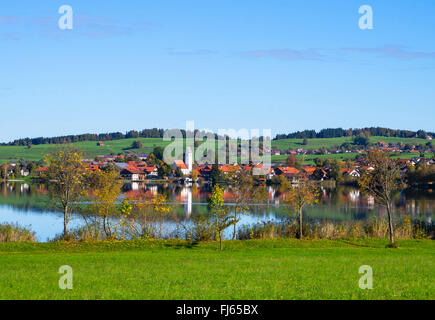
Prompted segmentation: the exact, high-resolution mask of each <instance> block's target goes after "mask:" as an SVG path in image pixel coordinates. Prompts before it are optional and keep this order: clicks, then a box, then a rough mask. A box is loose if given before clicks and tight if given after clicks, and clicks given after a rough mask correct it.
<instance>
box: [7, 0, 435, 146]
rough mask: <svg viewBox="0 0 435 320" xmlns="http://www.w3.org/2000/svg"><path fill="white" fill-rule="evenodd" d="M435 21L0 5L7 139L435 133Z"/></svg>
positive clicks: (335, 7) (285, 3)
mask: <svg viewBox="0 0 435 320" xmlns="http://www.w3.org/2000/svg"><path fill="white" fill-rule="evenodd" d="M64 4H67V5H70V6H71V7H72V8H73V13H74V28H73V30H60V29H59V28H58V19H59V18H60V16H61V15H60V14H59V13H58V9H59V7H60V6H61V5H64ZM365 4H368V5H371V6H372V8H373V13H374V15H373V17H374V29H373V30H360V29H359V27H358V20H359V18H360V14H359V13H358V9H359V7H360V6H361V5H365ZM434 14H435V2H434V1H433V0H419V1H411V0H404V1H397V0H346V1H345V0H329V1H324V0H316V1H313V0H304V1H289V0H282V1H278V0H267V1H266V0H262V1H258V0H249V1H247V0H239V1H234V0H231V1H227V0H219V1H217V0H208V1H204V0H195V1H190V0H189V1H184V0H183V1H179V0H174V1H165V0H159V1H148V0H141V1H132V0H129V1H120V0H119V1H118V0H112V1H109V0H107V1H101V0H93V1H84V0H63V1H54V0H44V1H37V2H36V1H33V0H27V1H25V0H17V1H2V2H1V4H0V111H1V117H2V121H1V125H0V128H1V130H0V141H1V142H4V141H9V140H12V139H16V138H23V137H39V136H57V135H65V134H79V133H85V132H93V133H100V132H112V131H121V132H124V131H126V130H130V129H136V130H139V129H143V128H152V127H159V128H160V127H162V128H174V127H178V128H183V127H184V125H185V121H186V120H194V121H195V124H196V127H197V128H198V129H202V128H208V129H212V130H217V129H219V128H225V129H229V128H234V129H241V128H260V129H263V128H271V129H272V132H273V133H281V132H292V131H295V130H303V129H321V128H326V127H343V128H350V127H365V126H384V127H391V128H398V129H399V128H400V129H412V130H417V129H420V128H421V129H425V130H428V131H434V130H435V127H434V121H433V119H434V118H435V111H434V109H435V108H434V107H435V36H434V34H435V19H434V18H433V16H434Z"/></svg>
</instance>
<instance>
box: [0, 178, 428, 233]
mask: <svg viewBox="0 0 435 320" xmlns="http://www.w3.org/2000/svg"><path fill="white" fill-rule="evenodd" d="M266 188H267V197H266V199H265V200H264V202H263V203H253V204H252V206H251V208H250V215H249V216H243V217H242V221H241V222H240V225H242V224H252V223H258V222H262V221H271V220H281V219H283V218H286V217H287V216H288V215H289V210H288V208H287V207H286V206H285V205H283V201H282V200H283V196H284V195H283V193H282V192H281V191H280V189H279V188H277V187H272V186H268V187H266ZM137 194H141V195H143V196H144V197H149V198H151V197H153V196H155V195H157V194H164V195H165V196H166V197H167V199H169V200H170V201H171V202H172V203H174V204H175V208H176V213H177V217H178V219H179V220H181V221H184V223H189V221H190V220H191V219H192V217H195V216H198V215H201V214H207V198H208V196H209V195H210V186H208V185H207V186H201V187H200V186H193V187H191V188H187V187H183V186H178V185H170V184H166V185H146V184H142V183H130V184H126V185H125V186H124V187H123V195H122V197H133V196H135V195H137ZM223 196H224V199H225V203H226V205H228V206H230V207H231V206H232V205H234V203H233V202H234V194H233V192H232V190H231V187H227V188H226V189H225V192H224V194H223ZM434 208H435V196H434V193H433V192H432V190H419V191H405V192H402V193H401V194H400V195H399V196H398V197H397V199H396V201H395V209H396V212H397V213H398V215H404V214H407V215H409V216H410V217H411V219H413V220H419V221H425V222H427V223H432V220H433V217H432V216H433V214H434V211H435V210H434ZM304 213H305V216H306V217H308V219H321V220H324V219H327V220H331V221H351V220H365V219H369V218H371V217H373V216H375V215H379V216H385V215H386V210H385V209H384V208H382V207H379V206H377V205H375V203H374V199H373V198H371V197H366V196H364V195H362V194H361V193H360V191H359V190H358V189H356V188H352V187H337V188H334V189H327V188H322V200H321V202H320V203H319V204H318V205H316V206H313V207H308V208H306V209H305V210H304ZM3 222H9V223H10V222H13V223H15V222H18V223H19V224H20V225H24V226H30V227H31V229H32V230H33V231H35V232H36V234H37V237H38V240H39V241H46V240H47V239H48V238H53V237H54V236H55V235H56V234H59V233H60V232H61V231H62V230H63V229H62V226H63V215H62V214H61V213H59V212H57V211H56V209H55V208H54V207H53V204H52V202H51V201H50V199H49V196H48V192H47V190H46V188H45V186H44V185H40V184H28V183H0V223H3ZM168 223H169V224H170V223H171V222H170V221H168ZM81 224H83V221H82V219H81V218H80V216H74V217H73V219H72V222H71V225H70V226H71V228H74V227H76V226H80V225H81Z"/></svg>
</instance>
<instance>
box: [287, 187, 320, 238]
mask: <svg viewBox="0 0 435 320" xmlns="http://www.w3.org/2000/svg"><path fill="white" fill-rule="evenodd" d="M319 196H320V192H319V191H318V189H317V188H316V187H315V186H313V185H311V184H308V183H302V184H298V185H296V186H292V187H291V188H290V189H289V190H288V191H287V192H286V199H285V203H286V204H287V205H288V206H289V207H290V208H291V209H292V210H293V211H294V212H296V213H297V214H298V216H299V239H302V238H303V232H302V211H303V209H304V207H305V206H306V205H309V206H312V205H314V204H316V203H318V202H319Z"/></svg>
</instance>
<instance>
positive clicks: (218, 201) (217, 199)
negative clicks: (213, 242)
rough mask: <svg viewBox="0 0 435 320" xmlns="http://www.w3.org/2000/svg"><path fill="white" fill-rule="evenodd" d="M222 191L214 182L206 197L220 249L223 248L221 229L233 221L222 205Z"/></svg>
mask: <svg viewBox="0 0 435 320" xmlns="http://www.w3.org/2000/svg"><path fill="white" fill-rule="evenodd" d="M223 193H224V189H223V188H221V187H220V186H219V185H218V184H216V185H215V186H214V187H213V190H212V192H211V196H210V198H209V199H208V209H209V210H210V212H211V213H212V214H213V217H214V227H215V228H216V233H217V235H218V237H219V244H220V245H219V248H220V250H223V241H222V240H223V235H222V233H223V231H224V230H225V229H226V228H228V227H229V226H231V225H232V224H233V223H234V221H233V217H231V216H230V214H229V213H228V209H227V208H225V206H224V198H223Z"/></svg>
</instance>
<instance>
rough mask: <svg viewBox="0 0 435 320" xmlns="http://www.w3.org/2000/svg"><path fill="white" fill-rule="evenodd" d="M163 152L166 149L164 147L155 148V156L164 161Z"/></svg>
mask: <svg viewBox="0 0 435 320" xmlns="http://www.w3.org/2000/svg"><path fill="white" fill-rule="evenodd" d="M163 151H164V149H163V148H162V147H154V149H153V154H154V155H155V156H156V158H157V159H159V160H163Z"/></svg>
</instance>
